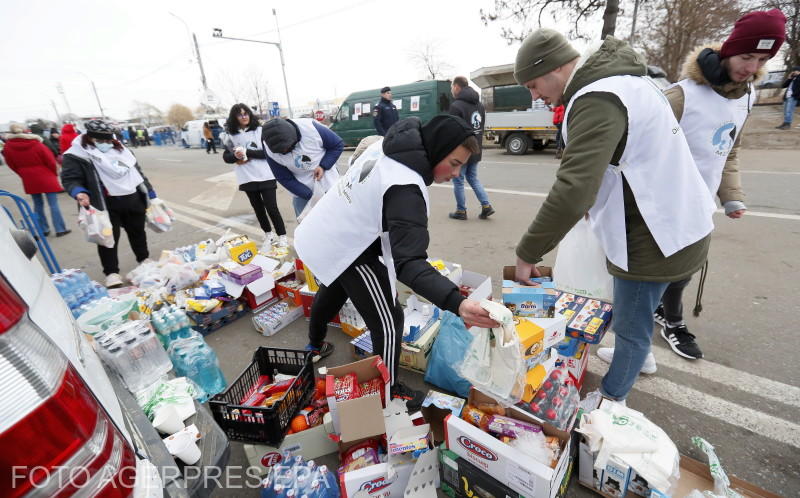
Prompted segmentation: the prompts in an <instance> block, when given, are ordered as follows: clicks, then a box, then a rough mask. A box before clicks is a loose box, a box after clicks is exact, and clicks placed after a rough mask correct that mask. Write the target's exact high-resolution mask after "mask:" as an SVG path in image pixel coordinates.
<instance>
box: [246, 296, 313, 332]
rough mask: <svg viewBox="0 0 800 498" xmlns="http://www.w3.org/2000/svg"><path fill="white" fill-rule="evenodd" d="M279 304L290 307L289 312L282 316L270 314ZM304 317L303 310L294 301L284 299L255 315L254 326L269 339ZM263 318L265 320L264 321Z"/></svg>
mask: <svg viewBox="0 0 800 498" xmlns="http://www.w3.org/2000/svg"><path fill="white" fill-rule="evenodd" d="M279 303H285V304H286V305H287V306H288V309H287V311H285V312H283V313H281V314H274V315H271V314H270V310H271V309H272V308H274V307H275V305H277V304H279ZM301 316H303V308H302V307H301V306H296V305H295V304H294V301H292V300H289V299H283V300H281V301H278V302H277V303H275V304H272V305H270V306H266V307H264V308H262V309H260V310H258V311H256V312H254V315H253V326H254V327H255V329H256V330H258V331H259V332H261V334H262V335H264V336H265V337H269V336H272V335H275V334H276V333H278V331H280V330H282V329H283V328H285V327H286V326H287V325H289V324H290V323H292V322H294V321H295V320H297V319H298V318H300V317H301ZM262 318H263V319H262Z"/></svg>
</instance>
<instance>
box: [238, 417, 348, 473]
mask: <svg viewBox="0 0 800 498" xmlns="http://www.w3.org/2000/svg"><path fill="white" fill-rule="evenodd" d="M332 430H333V421H332V419H331V415H330V413H326V414H325V417H324V418H323V423H322V424H321V425H318V426H316V427H312V428H310V429H306V430H304V431H300V432H296V433H294V434H289V435H287V436H286V437H285V438H284V439H283V442H282V443H281V445H280V446H279V447H275V446H268V445H264V444H245V445H244V453H245V455H246V456H247V462H248V463H249V464H250V466H251V467H257V468H259V469H261V470H262V471H264V472H267V471H268V470H269V468H270V467H272V466H273V465H276V464H279V463H281V460H282V459H283V452H284V451H291V452H292V455H293V456H296V455H300V456H302V457H303V458H305V459H306V460H311V459H314V458H319V457H321V456H324V455H328V454H331V453H336V451H337V450H338V449H339V447H338V446H337V444H336V443H335V442H334V441H332V440H331V439H330V437H328V435H329V434H330V431H332Z"/></svg>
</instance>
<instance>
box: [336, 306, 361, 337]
mask: <svg viewBox="0 0 800 498" xmlns="http://www.w3.org/2000/svg"><path fill="white" fill-rule="evenodd" d="M338 317H339V322H340V323H341V325H342V332H344V333H345V334H347V335H349V336H350V337H358V336H360V335H361V334H363V333H364V332H366V331H367V324H366V323H364V319H363V318H362V317H361V314H360V313H359V312H358V310H356V307H355V305H353V302H352V301H350V300H349V299H348V300H347V301H346V302H345V303H344V306H342V309H341V310H340V311H339V315H338Z"/></svg>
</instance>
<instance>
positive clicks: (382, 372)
mask: <svg viewBox="0 0 800 498" xmlns="http://www.w3.org/2000/svg"><path fill="white" fill-rule="evenodd" d="M349 373H355V374H356V377H357V378H358V383H359V384H361V383H363V382H366V381H368V380H372V379H374V378H376V377H379V378H381V379H382V380H383V382H384V389H385V392H384V395H385V397H384V399H386V400H387V402H388V400H390V399H391V395H390V393H389V370H388V369H387V368H386V365H385V364H384V363H383V360H382V359H381V357H380V356H370V357H369V358H364V359H363V360H359V361H355V362H353V363H348V364H347V365H342V366H338V367H333V368H328V369H327V373H326V375H325V396H326V397H327V398H328V407H329V408H330V413H331V417H332V418H333V428H334V431H335V433H336V434H337V435H338V440H339V441H340V442H342V443H348V442H350V441H358V440H361V439H364V438H367V437H372V436H375V435H376V434H384V433H385V432H386V426H385V423H384V420H383V405H382V404H381V396H362V397H360V398H356V399H351V400H346V401H336V393H335V391H334V384H335V378H336V377H342V376H344V375H345V374H349Z"/></svg>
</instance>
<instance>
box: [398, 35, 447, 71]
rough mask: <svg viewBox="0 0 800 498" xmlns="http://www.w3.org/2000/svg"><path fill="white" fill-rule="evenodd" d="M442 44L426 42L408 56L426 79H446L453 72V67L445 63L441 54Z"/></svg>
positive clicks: (431, 41)
mask: <svg viewBox="0 0 800 498" xmlns="http://www.w3.org/2000/svg"><path fill="white" fill-rule="evenodd" d="M440 48H441V43H440V42H439V41H437V40H426V41H423V42H421V43H419V44H418V45H417V46H416V47H415V48H413V49H412V50H411V51H410V52H409V54H408V60H409V61H411V62H412V63H413V64H414V65H415V66H416V67H417V69H419V70H420V72H421V73H422V74H423V77H424V78H425V79H432V80H437V79H445V78H446V77H447V75H448V74H449V73H450V72H451V71H452V70H453V66H451V65H450V64H448V63H447V62H445V60H444V57H443V56H442V54H441V52H440Z"/></svg>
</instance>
